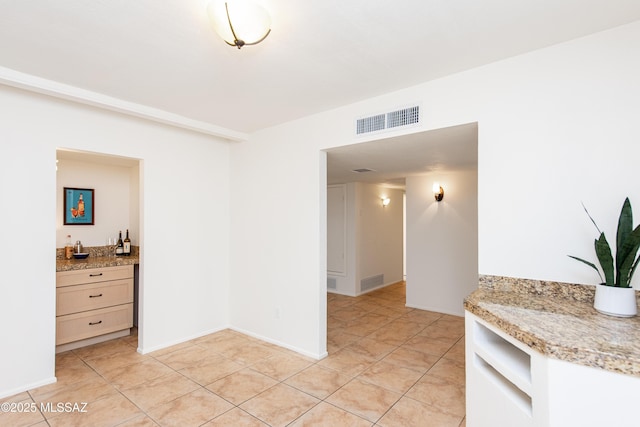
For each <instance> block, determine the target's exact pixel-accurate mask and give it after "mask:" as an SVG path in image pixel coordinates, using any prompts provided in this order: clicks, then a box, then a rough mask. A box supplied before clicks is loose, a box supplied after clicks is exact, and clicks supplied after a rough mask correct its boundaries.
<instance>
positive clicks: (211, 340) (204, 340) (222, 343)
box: [193, 331, 250, 353]
mask: <svg viewBox="0 0 640 427" xmlns="http://www.w3.org/2000/svg"><path fill="white" fill-rule="evenodd" d="M193 342H194V343H197V344H198V345H199V346H201V347H204V348H206V349H208V350H211V351H214V352H217V353H224V352H225V351H228V350H231V349H234V348H237V347H242V346H244V345H246V344H248V343H249V342H250V341H249V340H248V339H247V337H243V336H240V335H237V334H236V333H235V332H233V331H222V332H217V333H215V334H211V335H206V336H204V337H200V338H197V339H195V340H194V341H193Z"/></svg>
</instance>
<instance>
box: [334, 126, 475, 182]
mask: <svg viewBox="0 0 640 427" xmlns="http://www.w3.org/2000/svg"><path fill="white" fill-rule="evenodd" d="M477 167H478V124H477V123H469V124H466V125H460V126H452V127H448V128H443V129H436V130H431V131H426V132H420V133H414V134H409V135H403V136H399V137H393V138H385V139H380V140H377V141H371V142H366V143H362V144H353V145H348V146H344V147H338V148H333V149H330V150H327V183H328V184H341V183H346V182H369V183H378V184H383V185H385V186H386V187H391V188H404V184H405V178H406V177H407V176H411V175H420V174H423V173H426V172H434V171H444V170H447V171H451V170H469V169H474V168H477ZM362 168H365V169H372V170H373V171H372V172H364V173H356V172H354V170H356V169H362Z"/></svg>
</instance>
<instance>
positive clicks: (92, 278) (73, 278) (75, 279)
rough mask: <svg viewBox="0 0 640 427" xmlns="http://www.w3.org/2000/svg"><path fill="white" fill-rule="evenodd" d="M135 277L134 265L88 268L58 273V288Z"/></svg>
mask: <svg viewBox="0 0 640 427" xmlns="http://www.w3.org/2000/svg"><path fill="white" fill-rule="evenodd" d="M132 277H133V265H120V266H117V267H104V268H88V269H86V270H73V271H59V272H57V273H56V287H58V288H60V287H63V286H72V285H82V284H85V283H97V282H106V281H109V280H119V279H128V278H132Z"/></svg>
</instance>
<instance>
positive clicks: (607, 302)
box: [593, 285, 638, 317]
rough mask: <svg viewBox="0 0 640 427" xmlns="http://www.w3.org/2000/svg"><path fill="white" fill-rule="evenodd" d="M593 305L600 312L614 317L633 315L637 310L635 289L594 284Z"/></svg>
mask: <svg viewBox="0 0 640 427" xmlns="http://www.w3.org/2000/svg"><path fill="white" fill-rule="evenodd" d="M593 307H594V308H595V309H596V310H598V311H599V312H600V313H603V314H608V315H609V316H616V317H633V316H635V315H636V314H637V312H638V304H637V302H636V290H635V289H634V288H617V287H614V286H606V285H596V296H595V299H594V301H593Z"/></svg>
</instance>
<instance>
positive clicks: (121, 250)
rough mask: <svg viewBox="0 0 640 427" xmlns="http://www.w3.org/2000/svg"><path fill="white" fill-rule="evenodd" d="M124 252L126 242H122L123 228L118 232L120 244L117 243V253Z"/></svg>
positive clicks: (121, 253)
mask: <svg viewBox="0 0 640 427" xmlns="http://www.w3.org/2000/svg"><path fill="white" fill-rule="evenodd" d="M123 254H124V243H122V230H120V232H119V234H118V244H117V245H116V255H123Z"/></svg>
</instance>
